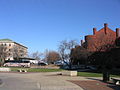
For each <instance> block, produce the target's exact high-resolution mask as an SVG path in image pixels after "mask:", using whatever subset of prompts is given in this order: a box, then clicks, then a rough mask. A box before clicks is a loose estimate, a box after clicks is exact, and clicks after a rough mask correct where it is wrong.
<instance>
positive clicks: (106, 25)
mask: <svg viewBox="0 0 120 90" xmlns="http://www.w3.org/2000/svg"><path fill="white" fill-rule="evenodd" d="M107 28H108V24H107V23H104V30H105V34H107Z"/></svg>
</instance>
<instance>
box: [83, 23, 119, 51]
mask: <svg viewBox="0 0 120 90" xmlns="http://www.w3.org/2000/svg"><path fill="white" fill-rule="evenodd" d="M119 37H120V32H119V28H116V31H113V30H111V29H110V28H109V27H108V24H107V23H105V24H104V27H103V28H102V29H100V30H99V31H97V29H96V28H93V35H87V36H85V42H83V41H81V46H83V47H84V48H86V49H87V50H88V51H92V52H94V51H99V50H100V49H101V50H103V49H104V48H102V47H105V45H106V46H107V45H116V43H117V42H118V39H119Z"/></svg>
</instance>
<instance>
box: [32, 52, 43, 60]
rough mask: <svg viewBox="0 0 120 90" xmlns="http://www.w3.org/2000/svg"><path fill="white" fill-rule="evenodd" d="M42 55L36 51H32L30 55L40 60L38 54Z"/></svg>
mask: <svg viewBox="0 0 120 90" xmlns="http://www.w3.org/2000/svg"><path fill="white" fill-rule="evenodd" d="M42 55H43V54H42V53H40V52H38V51H36V52H34V53H32V54H31V55H30V56H31V57H32V58H34V59H36V60H40V59H41V58H40V56H42Z"/></svg>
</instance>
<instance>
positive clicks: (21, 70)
mask: <svg viewBox="0 0 120 90" xmlns="http://www.w3.org/2000/svg"><path fill="white" fill-rule="evenodd" d="M18 72H27V70H25V69H18Z"/></svg>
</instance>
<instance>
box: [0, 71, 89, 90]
mask: <svg viewBox="0 0 120 90" xmlns="http://www.w3.org/2000/svg"><path fill="white" fill-rule="evenodd" d="M0 77H1V78H2V79H3V82H4V85H3V86H2V87H0V90H83V89H82V88H81V87H80V86H78V85H76V84H73V83H71V82H69V80H87V79H86V78H84V77H70V76H60V75H57V72H52V73H50V72H49V73H0Z"/></svg>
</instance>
